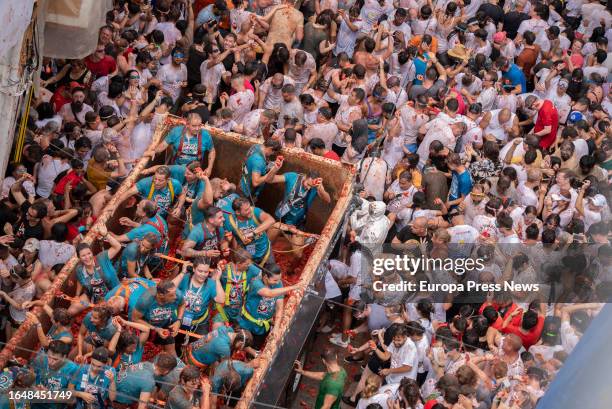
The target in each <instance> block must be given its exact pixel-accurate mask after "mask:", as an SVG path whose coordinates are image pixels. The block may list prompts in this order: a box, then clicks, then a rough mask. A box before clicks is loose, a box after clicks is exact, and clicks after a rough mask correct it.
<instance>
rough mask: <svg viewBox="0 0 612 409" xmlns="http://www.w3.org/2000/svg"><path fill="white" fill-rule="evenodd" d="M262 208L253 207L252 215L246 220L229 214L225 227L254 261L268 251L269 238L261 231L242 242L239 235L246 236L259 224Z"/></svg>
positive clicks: (264, 255) (262, 257) (261, 257)
mask: <svg viewBox="0 0 612 409" xmlns="http://www.w3.org/2000/svg"><path fill="white" fill-rule="evenodd" d="M262 213H263V210H261V209H260V208H259V207H254V208H253V215H254V217H253V216H251V217H250V218H249V219H246V220H240V219H239V218H238V217H237V216H234V215H230V217H229V221H228V223H227V226H226V227H227V228H228V229H229V230H230V231H231V232H232V234H233V235H234V237H235V238H236V240H237V241H238V243H239V244H240V245H241V246H242V247H244V248H245V249H246V251H248V252H249V254H251V256H253V259H254V260H255V261H259V260H262V259H264V258H265V257H266V255H268V254H269V253H270V239H269V238H268V235H267V234H266V233H265V232H264V233H261V234H259V235H257V236H255V238H254V239H253V240H252V241H251V242H250V243H249V244H244V242H243V241H242V240H241V239H240V236H246V235H247V234H249V233H251V232H252V231H254V230H255V229H256V228H257V226H259V225H260V224H261V214H262Z"/></svg>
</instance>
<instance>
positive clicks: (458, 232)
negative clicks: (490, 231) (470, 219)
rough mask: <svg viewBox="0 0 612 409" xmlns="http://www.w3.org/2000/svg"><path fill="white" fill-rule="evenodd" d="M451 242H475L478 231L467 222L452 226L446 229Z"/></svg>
mask: <svg viewBox="0 0 612 409" xmlns="http://www.w3.org/2000/svg"><path fill="white" fill-rule="evenodd" d="M447 231H448V234H450V237H451V238H450V243H451V244H464V243H476V239H478V236H479V235H480V233H479V232H478V230H476V229H475V228H474V227H472V226H470V225H468V224H461V225H457V226H452V227H449V228H448V229H447Z"/></svg>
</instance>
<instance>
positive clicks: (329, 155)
mask: <svg viewBox="0 0 612 409" xmlns="http://www.w3.org/2000/svg"><path fill="white" fill-rule="evenodd" d="M323 157H324V158H327V159H331V160H337V161H338V162H340V156H338V154H337V153H336V152H334V151H327V152H326V153H325V155H323Z"/></svg>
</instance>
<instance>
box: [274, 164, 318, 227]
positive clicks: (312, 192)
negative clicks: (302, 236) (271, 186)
mask: <svg viewBox="0 0 612 409" xmlns="http://www.w3.org/2000/svg"><path fill="white" fill-rule="evenodd" d="M283 176H284V177H285V193H284V198H285V200H286V199H287V198H288V197H289V196H290V195H291V192H292V191H293V189H294V187H296V186H295V184H296V183H297V182H298V179H299V174H298V173H295V172H287V173H285V174H283ZM296 188H297V189H300V190H301V191H304V190H306V189H305V188H304V186H297V187H296ZM300 190H298V192H299V191H300ZM304 195H305V197H304V200H303V203H302V205H303V206H301V207H296V206H290V207H289V212H288V213H286V214H285V215H284V216H283V217H282V220H281V221H282V222H283V223H286V224H290V225H293V226H299V225H301V224H303V223H304V219H305V218H306V213H307V212H308V208H309V207H310V206H311V205H312V202H313V201H314V199H315V198H316V197H317V189H315V188H310V189H308V191H307V192H304ZM278 210H279V209H277V211H276V213H275V216H276V218H277V219H279V220H280V219H281V214H279V211H278Z"/></svg>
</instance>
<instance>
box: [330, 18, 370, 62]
mask: <svg viewBox="0 0 612 409" xmlns="http://www.w3.org/2000/svg"><path fill="white" fill-rule="evenodd" d="M351 23H352V24H353V25H354V26H357V31H353V30H351V29H350V28H349V26H348V25H347V24H346V22H345V21H344V20H342V22H341V23H340V29H339V30H338V36H337V38H336V49H335V50H334V54H335V55H338V54H340V53H341V52H345V53H347V54H348V56H349V58H352V57H353V52H354V51H355V43H356V42H357V36H358V35H359V33H360V32H361V30H363V29H364V27H365V25H366V23H365V22H364V21H361V20H357V21H352V22H351Z"/></svg>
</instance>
